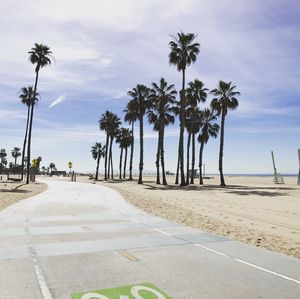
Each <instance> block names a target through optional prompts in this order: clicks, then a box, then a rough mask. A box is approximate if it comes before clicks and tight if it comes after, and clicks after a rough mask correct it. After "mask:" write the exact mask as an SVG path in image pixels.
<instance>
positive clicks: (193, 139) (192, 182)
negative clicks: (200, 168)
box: [191, 133, 195, 184]
mask: <svg viewBox="0 0 300 299" xmlns="http://www.w3.org/2000/svg"><path fill="white" fill-rule="evenodd" d="M194 171H195V133H192V175H191V184H194Z"/></svg>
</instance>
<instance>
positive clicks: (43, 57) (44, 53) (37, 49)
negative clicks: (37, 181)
mask: <svg viewBox="0 0 300 299" xmlns="http://www.w3.org/2000/svg"><path fill="white" fill-rule="evenodd" d="M28 54H29V61H30V62H31V63H32V64H36V67H35V83H34V89H33V99H35V98H36V92H37V84H38V78H39V71H40V69H41V68H43V67H45V66H47V65H50V64H51V58H52V56H51V54H52V52H51V51H50V48H49V47H48V46H46V45H43V44H38V43H35V44H34V47H33V48H31V50H30V51H29V52H28ZM33 110H34V104H31V111H30V122H29V130H28V147H27V178H26V184H29V172H30V152H31V132H32V122H33Z"/></svg>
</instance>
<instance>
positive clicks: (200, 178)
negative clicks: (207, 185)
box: [199, 142, 204, 185]
mask: <svg viewBox="0 0 300 299" xmlns="http://www.w3.org/2000/svg"><path fill="white" fill-rule="evenodd" d="M203 149H204V142H201V144H200V151H199V184H200V185H203V177H202V158H203Z"/></svg>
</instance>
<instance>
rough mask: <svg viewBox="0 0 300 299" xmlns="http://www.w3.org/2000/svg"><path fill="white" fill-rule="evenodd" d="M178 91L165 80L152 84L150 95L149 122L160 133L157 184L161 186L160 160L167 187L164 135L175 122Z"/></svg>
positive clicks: (157, 155) (164, 182) (157, 156)
mask: <svg viewBox="0 0 300 299" xmlns="http://www.w3.org/2000/svg"><path fill="white" fill-rule="evenodd" d="M176 94H177V91H176V90H175V87H174V85H173V84H171V85H168V83H167V82H166V80H165V79H164V78H161V79H160V81H159V84H156V83H154V82H153V83H152V89H150V93H149V110H148V112H147V115H148V121H149V123H150V124H153V128H154V130H155V131H157V132H158V145H157V154H156V170H157V173H156V184H160V176H159V160H161V168H162V176H163V185H167V179H166V173H165V160H164V133H165V127H166V126H168V125H169V124H173V123H174V121H175V117H174V115H173V114H174V113H173V106H172V105H173V104H174V103H175V99H176Z"/></svg>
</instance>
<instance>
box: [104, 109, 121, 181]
mask: <svg viewBox="0 0 300 299" xmlns="http://www.w3.org/2000/svg"><path fill="white" fill-rule="evenodd" d="M120 125H121V120H120V118H119V117H118V116H117V115H116V114H114V113H111V114H110V118H109V119H108V129H107V132H108V135H109V138H110V143H109V153H108V154H109V156H108V171H107V176H108V178H109V177H110V173H111V178H112V179H114V172H113V159H112V144H113V141H114V138H115V137H116V136H117V134H118V129H119V127H120ZM110 170H111V172H110Z"/></svg>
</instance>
